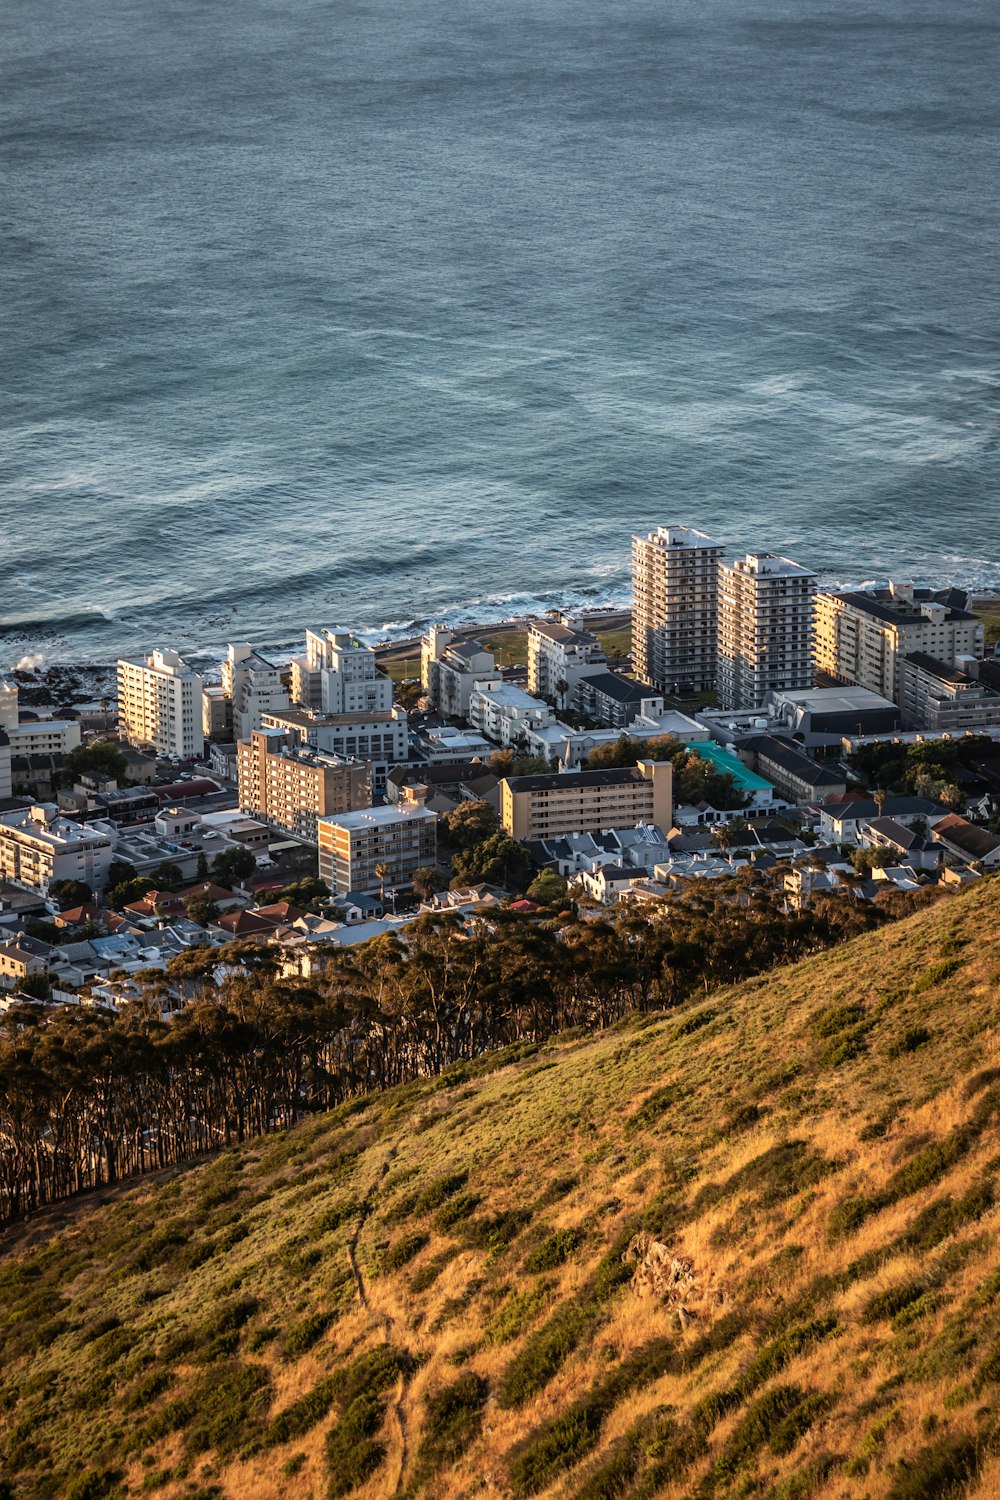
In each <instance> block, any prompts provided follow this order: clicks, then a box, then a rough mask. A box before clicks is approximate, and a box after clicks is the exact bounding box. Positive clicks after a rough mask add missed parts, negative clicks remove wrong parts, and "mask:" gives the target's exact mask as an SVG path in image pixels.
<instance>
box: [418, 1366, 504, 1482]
mask: <svg viewBox="0 0 1000 1500" xmlns="http://www.w3.org/2000/svg"><path fill="white" fill-rule="evenodd" d="M488 1395H489V1386H488V1384H487V1382H486V1381H485V1380H484V1379H483V1378H482V1376H481V1375H475V1374H473V1372H472V1371H471V1370H470V1371H467V1372H466V1373H465V1374H463V1375H460V1376H459V1377H458V1379H457V1380H455V1381H453V1382H452V1384H451V1385H446V1386H445V1387H444V1389H443V1390H440V1391H436V1392H435V1393H434V1394H433V1395H430V1396H426V1397H425V1398H424V1400H425V1406H426V1411H427V1415H426V1419H425V1422H424V1432H423V1437H422V1438H421V1440H420V1447H419V1449H418V1450H417V1464H418V1467H419V1468H420V1469H422V1470H428V1469H438V1468H441V1467H442V1466H443V1465H444V1464H453V1463H456V1462H457V1460H458V1459H459V1458H461V1456H462V1454H463V1453H464V1452H465V1450H466V1448H467V1447H468V1446H469V1444H470V1443H471V1442H472V1441H473V1440H474V1439H475V1438H476V1437H478V1436H479V1431H480V1428H481V1427H482V1425H483V1407H484V1406H485V1405H486V1398H487V1396H488Z"/></svg>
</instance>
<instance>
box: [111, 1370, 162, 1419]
mask: <svg viewBox="0 0 1000 1500" xmlns="http://www.w3.org/2000/svg"><path fill="white" fill-rule="evenodd" d="M173 1384H174V1376H173V1373H172V1372H171V1371H170V1370H150V1371H149V1372H148V1373H147V1374H146V1375H143V1376H142V1378H141V1379H140V1380H137V1381H136V1383H135V1385H134V1386H133V1387H132V1389H131V1390H130V1391H127V1392H126V1394H125V1395H124V1396H123V1397H122V1400H121V1409H122V1411H124V1412H134V1411H142V1410H143V1409H144V1407H147V1406H148V1405H149V1404H150V1402H151V1401H155V1400H156V1398H157V1397H158V1396H162V1395H163V1393H164V1391H166V1390H169V1388H170V1387H171V1386H172V1385H173Z"/></svg>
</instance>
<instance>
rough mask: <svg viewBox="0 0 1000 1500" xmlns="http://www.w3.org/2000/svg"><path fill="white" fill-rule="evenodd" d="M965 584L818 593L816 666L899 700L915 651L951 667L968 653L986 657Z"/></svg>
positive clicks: (980, 628)
mask: <svg viewBox="0 0 1000 1500" xmlns="http://www.w3.org/2000/svg"><path fill="white" fill-rule="evenodd" d="M968 605H969V599H968V595H967V594H964V593H962V591H961V590H959V589H923V588H914V586H913V584H912V583H890V584H889V587H888V588H886V589H869V590H867V591H865V592H861V591H856V592H851V593H841V594H833V593H820V594H817V596H816V620H815V636H814V657H815V662H816V670H817V671H818V672H823V673H825V674H826V675H827V676H828V677H832V678H834V679H835V680H836V681H837V682H856V683H858V684H859V686H861V687H866V688H870V689H871V690H872V692H873V693H881V694H882V696H883V697H885V698H891V699H892V701H893V703H899V693H900V681H899V673H900V663H901V662H902V660H903V658H904V657H907V656H912V655H914V654H921V655H924V656H930V657H933V658H934V660H935V661H938V662H941V663H943V664H944V665H945V666H947V667H953V666H956V665H957V664H958V660H959V658H960V657H962V656H972V657H978V658H980V659H981V658H982V655H983V649H984V646H983V641H984V632H983V623H982V621H981V620H979V619H977V618H976V616H975V615H974V614H972V612H971V611H970V609H969V608H968Z"/></svg>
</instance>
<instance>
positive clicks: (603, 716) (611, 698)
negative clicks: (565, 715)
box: [575, 670, 664, 729]
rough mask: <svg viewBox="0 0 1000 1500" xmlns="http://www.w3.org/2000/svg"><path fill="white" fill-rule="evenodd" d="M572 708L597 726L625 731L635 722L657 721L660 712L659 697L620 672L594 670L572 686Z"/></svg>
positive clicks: (650, 689) (646, 685)
mask: <svg viewBox="0 0 1000 1500" xmlns="http://www.w3.org/2000/svg"><path fill="white" fill-rule="evenodd" d="M575 707H576V710H577V712H578V713H581V714H586V715H587V717H588V718H589V719H593V720H594V721H595V723H597V724H607V725H609V726H610V727H611V728H613V729H625V728H627V727H628V726H629V725H630V724H632V723H634V722H635V720H636V719H657V718H659V717H660V715H661V714H662V713H663V712H664V705H663V694H662V693H656V692H654V691H653V689H652V688H651V687H650V686H649V684H648V683H645V682H636V680H635V678H634V677H625V676H623V674H622V673H621V672H612V671H609V670H606V671H600V672H598V671H595V672H594V673H593V675H592V676H587V677H583V678H581V679H580V681H579V682H578V683H577V685H576V693H575Z"/></svg>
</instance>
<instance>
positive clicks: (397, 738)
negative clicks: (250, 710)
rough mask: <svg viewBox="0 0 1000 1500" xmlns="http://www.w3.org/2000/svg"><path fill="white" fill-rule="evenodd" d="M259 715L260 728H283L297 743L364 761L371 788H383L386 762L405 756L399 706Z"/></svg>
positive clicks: (406, 740)
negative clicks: (360, 711) (363, 711)
mask: <svg viewBox="0 0 1000 1500" xmlns="http://www.w3.org/2000/svg"><path fill="white" fill-rule="evenodd" d="M262 717H263V721H264V722H263V725H262V727H263V728H264V729H280V730H283V731H285V732H287V733H289V734H291V736H292V737H293V739H294V740H295V741H296V742H297V743H299V744H302V745H309V746H311V748H312V749H314V750H323V751H325V752H327V753H328V754H331V755H339V756H341V757H342V759H344V760H361V761H366V762H367V763H368V766H369V774H370V778H371V785H372V790H373V791H375V792H383V791H384V790H385V778H386V772H387V771H388V769H389V767H390V766H395V765H398V764H399V762H400V761H404V760H408V759H409V755H410V742H409V727H408V722H407V717H406V714H405V713H404V712H403V710H402V709H399V708H393V709H390V710H388V711H387V712H382V713H371V714H324V713H316V712H311V711H310V710H308V709H303V708H289V709H286V710H285V711H284V712H283V713H280V714H264V715H263V716H262Z"/></svg>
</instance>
